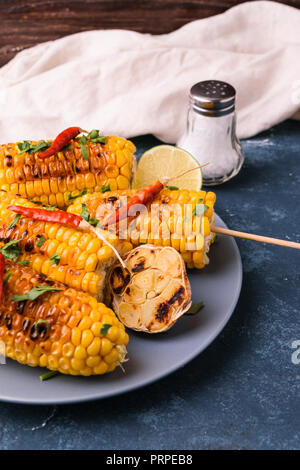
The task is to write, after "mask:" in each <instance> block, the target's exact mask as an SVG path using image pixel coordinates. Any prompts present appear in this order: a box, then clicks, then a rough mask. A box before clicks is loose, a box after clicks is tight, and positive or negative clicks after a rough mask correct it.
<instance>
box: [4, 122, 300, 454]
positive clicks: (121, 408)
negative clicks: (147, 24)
mask: <svg viewBox="0 0 300 470" xmlns="http://www.w3.org/2000/svg"><path fill="white" fill-rule="evenodd" d="M299 128H300V124H299V123H298V122H294V121H288V122H286V123H283V124H281V125H279V126H277V127H276V128H273V129H271V130H270V131H268V132H264V133H263V134H261V135H259V136H257V137H256V138H253V139H251V140H247V141H244V142H243V147H244V150H245V154H246V163H245V165H244V167H243V169H242V171H241V173H240V175H239V176H237V177H236V178H235V179H234V180H233V181H231V182H229V183H227V184H224V185H223V186H221V187H218V188H217V189H216V192H217V197H218V199H217V206H216V210H217V212H218V213H219V215H220V216H221V217H222V218H223V219H224V220H225V222H226V223H227V224H228V225H229V226H230V227H232V228H233V229H237V230H249V231H250V232H251V231H252V232H257V233H260V234H266V235H271V236H277V237H281V238H290V239H292V240H295V241H298V242H299V241H300V233H299V220H300V209H299V195H300V190H299V188H300V186H299V183H300V171H299V158H300V155H299V153H300V134H299ZM135 143H136V144H137V147H138V153H139V154H141V153H142V152H143V150H145V149H146V148H149V147H150V146H152V145H154V144H156V143H157V141H156V140H155V139H154V138H153V137H151V136H145V137H139V138H137V139H135ZM238 245H239V248H240V251H241V255H242V260H243V269H244V282H243V287H242V293H241V297H240V300H239V303H238V306H237V308H236V310H235V313H234V315H233V317H232V318H231V320H230V322H229V324H228V325H227V326H226V328H225V330H224V331H223V332H222V334H221V335H220V336H219V337H218V338H217V339H216V340H215V341H214V343H213V344H212V345H211V346H210V347H209V348H208V349H207V350H206V351H204V352H203V353H202V354H201V355H200V356H198V357H197V358H196V359H194V360H193V361H192V362H191V363H190V364H188V365H187V366H186V367H184V368H183V369H180V370H178V371H177V372H176V373H173V374H172V375H171V376H169V377H167V378H165V379H163V380H161V381H159V382H157V383H155V384H153V385H150V386H148V387H145V388H143V389H140V390H137V391H135V392H132V393H129V394H127V395H123V396H120V397H115V398H110V399H107V400H104V401H99V402H92V403H87V404H80V405H72V406H61V407H57V408H55V407H40V406H39V407H34V406H21V405H10V404H1V407H0V448H1V449H95V448H96V449H102V448H104V449H145V448H146V449H276V448H278V449H290V448H294V449H299V448H300V446H299V437H300V433H299V422H300V420H299V418H300V412H299V410H300V407H299V383H300V364H299V365H298V366H297V365H293V364H292V362H291V354H292V351H293V350H292V349H291V343H292V341H293V340H296V339H299V340H300V327H299V290H298V291H297V288H299V261H300V252H299V251H296V250H290V249H287V248H286V249H285V248H280V247H274V246H267V245H262V244H255V243H253V242H250V241H244V240H240V241H238ZM2 367H3V366H2ZM0 374H1V367H0ZM0 378H1V377H0Z"/></svg>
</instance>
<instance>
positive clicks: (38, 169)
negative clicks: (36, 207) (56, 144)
mask: <svg viewBox="0 0 300 470" xmlns="http://www.w3.org/2000/svg"><path fill="white" fill-rule="evenodd" d="M36 143H37V142H32V144H36ZM86 150H87V155H88V159H87V160H86V159H84V158H83V154H82V150H81V147H80V143H79V139H78V138H77V139H74V140H72V141H71V143H70V144H69V146H68V148H67V149H65V150H63V151H61V152H58V153H57V154H56V155H53V156H52V157H49V158H47V159H45V160H40V159H39V158H38V156H37V155H38V153H32V154H29V153H27V152H25V153H21V152H20V150H19V147H18V144H12V143H11V144H7V145H0V189H3V190H5V191H9V192H12V193H14V194H20V195H21V196H23V197H26V198H28V199H31V200H33V199H34V200H38V201H41V202H42V203H43V204H49V205H56V206H57V207H61V208H63V207H65V206H67V205H68V204H69V201H68V195H69V194H71V195H76V194H78V193H80V191H82V190H83V189H86V190H87V191H88V192H91V191H98V190H100V188H102V187H103V186H106V185H109V186H110V189H111V190H116V189H125V188H129V185H130V176H131V172H132V170H133V169H134V167H135V157H134V151H135V146H134V145H133V143H132V142H130V141H128V140H126V139H123V138H121V137H116V136H111V137H107V138H106V144H100V143H93V142H89V141H87V143H86Z"/></svg>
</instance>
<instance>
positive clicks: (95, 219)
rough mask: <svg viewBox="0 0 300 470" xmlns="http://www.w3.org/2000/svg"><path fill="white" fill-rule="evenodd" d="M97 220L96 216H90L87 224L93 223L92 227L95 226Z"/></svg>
mask: <svg viewBox="0 0 300 470" xmlns="http://www.w3.org/2000/svg"><path fill="white" fill-rule="evenodd" d="M98 223H99V220H98V219H97V218H96V217H91V218H90V220H89V224H91V225H93V227H97V225H98Z"/></svg>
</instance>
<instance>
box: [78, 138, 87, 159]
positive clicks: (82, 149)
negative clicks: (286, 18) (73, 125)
mask: <svg viewBox="0 0 300 470" xmlns="http://www.w3.org/2000/svg"><path fill="white" fill-rule="evenodd" d="M79 143H80V148H81V152H82V157H83V158H84V160H88V159H89V157H88V153H87V149H86V145H85V144H86V136H85V135H82V136H81V137H80V139H79Z"/></svg>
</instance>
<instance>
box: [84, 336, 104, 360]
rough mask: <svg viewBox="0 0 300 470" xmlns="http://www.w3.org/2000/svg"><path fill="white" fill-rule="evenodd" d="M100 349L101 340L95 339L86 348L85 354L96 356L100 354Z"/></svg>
mask: <svg viewBox="0 0 300 470" xmlns="http://www.w3.org/2000/svg"><path fill="white" fill-rule="evenodd" d="M100 349H101V339H100V338H99V337H95V338H94V339H93V341H92V342H91V344H90V345H89V347H88V348H87V353H88V355H89V356H97V355H99V354H100Z"/></svg>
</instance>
